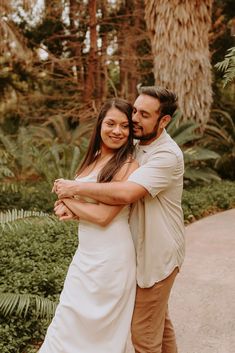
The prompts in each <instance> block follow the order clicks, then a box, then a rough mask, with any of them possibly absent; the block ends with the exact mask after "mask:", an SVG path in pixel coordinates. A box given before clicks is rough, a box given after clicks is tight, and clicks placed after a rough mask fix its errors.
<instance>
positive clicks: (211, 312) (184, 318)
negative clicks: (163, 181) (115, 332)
mask: <svg viewBox="0 0 235 353" xmlns="http://www.w3.org/2000/svg"><path fill="white" fill-rule="evenodd" d="M170 313H171V317H172V321H173V322H174V326H175V330H176V335H177V342H178V350H179V353H235V209H233V210H229V211H225V212H222V213H219V214H216V215H213V216H209V217H206V218H203V219H202V220H200V221H197V222H195V223H193V224H191V225H189V226H187V228H186V258H185V262H184V265H183V267H182V270H181V272H180V274H179V275H178V278H176V282H175V285H174V288H173V291H172V295H171V299H170ZM132 352H133V349H132V347H131V344H129V347H128V351H127V353H132Z"/></svg>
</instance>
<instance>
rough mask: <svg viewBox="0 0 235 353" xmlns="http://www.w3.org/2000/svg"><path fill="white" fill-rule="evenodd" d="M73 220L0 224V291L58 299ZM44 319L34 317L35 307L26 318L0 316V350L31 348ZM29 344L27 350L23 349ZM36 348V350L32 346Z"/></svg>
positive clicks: (13, 352)
mask: <svg viewBox="0 0 235 353" xmlns="http://www.w3.org/2000/svg"><path fill="white" fill-rule="evenodd" d="M76 233H77V224H76V223H75V222H72V223H60V222H58V221H56V220H54V219H50V218H48V217H45V218H44V219H38V218H35V219H32V220H31V222H30V223H25V222H24V221H16V222H14V223H13V224H11V227H10V226H8V225H5V226H4V227H3V226H1V244H2V245H1V249H0V259H1V272H0V291H1V292H8V293H9V292H10V293H30V294H37V295H40V296H42V297H47V298H49V299H51V300H53V301H58V298H59V293H60V292H61V290H62V286H63V282H64V278H65V274H66V272H67V268H68V265H69V263H70V262H71V258H72V256H73V254H74V253H75V250H76V247H77V236H76ZM47 325H48V322H47V321H46V320H43V319H40V320H39V319H38V318H37V315H36V310H35V308H33V307H32V308H30V309H29V311H28V313H27V316H26V318H23V317H17V316H16V315H11V316H9V317H0V336H1V342H0V351H1V353H20V352H24V353H25V352H27V353H28V352H31V351H33V348H32V347H33V346H34V345H32V343H33V342H41V341H42V340H43V337H44V335H45V330H46V327H47ZM26 347H27V349H28V348H29V347H31V348H30V351H29V350H26ZM34 351H35V352H36V350H35V349H34Z"/></svg>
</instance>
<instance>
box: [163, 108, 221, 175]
mask: <svg viewBox="0 0 235 353" xmlns="http://www.w3.org/2000/svg"><path fill="white" fill-rule="evenodd" d="M180 115H181V114H180V112H178V113H176V115H175V116H174V117H173V119H172V121H171V123H170V124H169V126H168V129H167V130H168V132H169V134H170V135H171V137H172V138H173V139H174V140H175V142H176V143H177V144H178V145H179V146H180V147H181V149H182V151H183V154H184V162H185V173H184V178H185V179H186V180H191V181H192V182H195V181H206V182H208V181H211V180H220V178H219V176H218V175H217V173H216V172H215V171H213V170H212V168H210V167H209V165H208V163H207V162H208V161H211V160H216V159H218V158H219V154H218V153H216V152H214V151H213V150H211V149H209V148H205V147H202V143H201V140H202V136H203V133H202V132H200V131H201V129H200V127H201V125H200V124H197V123H195V122H194V121H188V122H185V123H179V121H180Z"/></svg>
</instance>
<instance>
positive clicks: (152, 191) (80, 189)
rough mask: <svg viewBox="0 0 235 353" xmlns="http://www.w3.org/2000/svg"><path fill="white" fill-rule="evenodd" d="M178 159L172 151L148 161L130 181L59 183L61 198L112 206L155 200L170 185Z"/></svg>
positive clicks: (58, 188) (132, 175) (66, 181)
mask: <svg viewBox="0 0 235 353" xmlns="http://www.w3.org/2000/svg"><path fill="white" fill-rule="evenodd" d="M176 166H177V158H176V156H175V154H174V153H172V152H170V151H163V152H161V153H158V154H156V155H154V156H151V158H149V160H148V162H147V163H145V164H144V165H142V166H141V167H139V168H138V169H136V170H135V171H134V172H133V173H132V174H131V175H130V176H129V178H128V180H125V181H121V182H111V183H82V182H79V181H70V180H63V179H60V180H59V181H58V182H57V184H56V189H57V191H56V192H57V194H58V196H59V197H60V198H61V197H72V196H74V195H81V196H88V197H91V198H93V199H95V200H97V201H99V202H102V203H106V204H109V205H122V204H130V203H133V202H135V201H137V200H139V199H140V198H142V197H144V196H146V195H148V194H149V195H151V196H152V197H155V196H156V195H157V194H158V193H159V192H162V191H164V190H165V189H166V188H167V187H168V185H169V184H171V182H172V179H173V175H174V171H175V169H176Z"/></svg>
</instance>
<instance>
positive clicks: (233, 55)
mask: <svg viewBox="0 0 235 353" xmlns="http://www.w3.org/2000/svg"><path fill="white" fill-rule="evenodd" d="M215 67H216V68H217V69H218V70H219V71H221V72H222V73H223V86H224V87H225V86H227V85H228V84H229V83H230V82H233V81H234V79H235V47H233V48H230V49H228V52H227V54H226V55H225V58H224V60H223V61H220V62H218V63H217V64H216V65H215Z"/></svg>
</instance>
